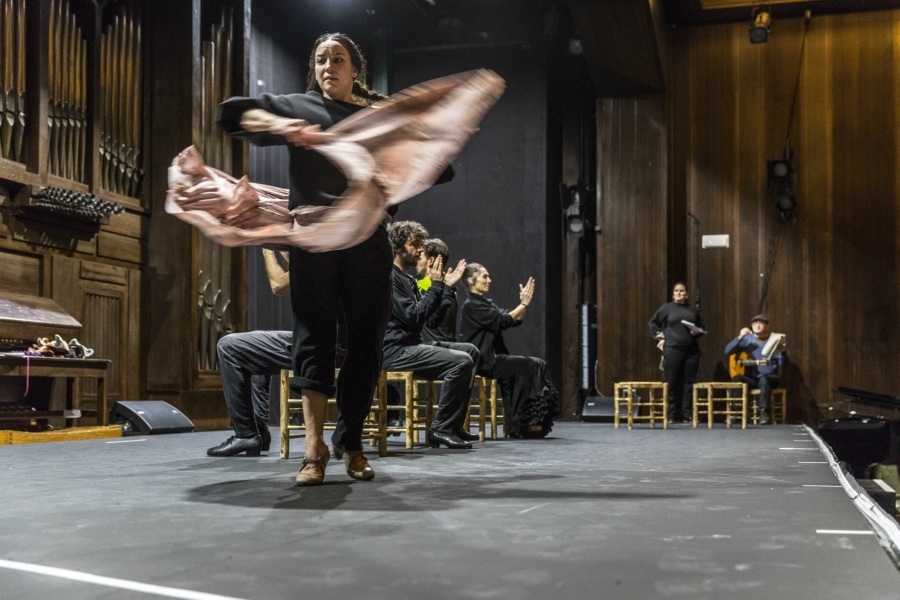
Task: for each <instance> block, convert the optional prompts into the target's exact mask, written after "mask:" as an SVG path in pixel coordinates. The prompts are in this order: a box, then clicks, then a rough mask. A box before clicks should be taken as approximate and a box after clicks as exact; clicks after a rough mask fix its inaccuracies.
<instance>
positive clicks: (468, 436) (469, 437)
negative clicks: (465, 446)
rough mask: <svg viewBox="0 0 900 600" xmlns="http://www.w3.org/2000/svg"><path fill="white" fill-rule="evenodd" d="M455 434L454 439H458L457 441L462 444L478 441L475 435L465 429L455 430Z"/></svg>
mask: <svg viewBox="0 0 900 600" xmlns="http://www.w3.org/2000/svg"><path fill="white" fill-rule="evenodd" d="M455 434H456V437H458V438H459V439H461V440H462V441H464V442H477V441H478V439H479V438H478V434H477V433H469V432H468V431H466V430H465V429H462V428H460V429H457V430H456V432H455Z"/></svg>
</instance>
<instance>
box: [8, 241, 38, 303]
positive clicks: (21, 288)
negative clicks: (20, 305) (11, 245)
mask: <svg viewBox="0 0 900 600" xmlns="http://www.w3.org/2000/svg"><path fill="white" fill-rule="evenodd" d="M0 264H2V265H3V268H2V269H0V290H2V291H4V292H9V293H11V294H27V295H31V296H41V295H42V294H41V292H42V291H43V287H42V285H41V284H42V281H41V273H42V272H43V260H42V257H41V256H40V255H35V254H24V253H21V252H15V251H11V250H0Z"/></svg>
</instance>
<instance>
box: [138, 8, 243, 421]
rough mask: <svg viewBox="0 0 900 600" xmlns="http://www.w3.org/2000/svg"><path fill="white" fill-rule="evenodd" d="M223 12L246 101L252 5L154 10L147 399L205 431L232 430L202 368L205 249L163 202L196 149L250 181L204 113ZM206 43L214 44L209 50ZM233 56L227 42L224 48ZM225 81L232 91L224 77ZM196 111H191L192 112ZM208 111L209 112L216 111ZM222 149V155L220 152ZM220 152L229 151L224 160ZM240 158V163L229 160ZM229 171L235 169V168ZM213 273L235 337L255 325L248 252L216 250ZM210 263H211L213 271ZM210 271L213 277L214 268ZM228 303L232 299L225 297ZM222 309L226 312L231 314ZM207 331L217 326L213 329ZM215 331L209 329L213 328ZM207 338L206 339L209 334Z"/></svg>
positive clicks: (215, 376) (213, 374)
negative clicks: (181, 160) (180, 157)
mask: <svg viewBox="0 0 900 600" xmlns="http://www.w3.org/2000/svg"><path fill="white" fill-rule="evenodd" d="M223 7H231V8H233V9H234V11H233V16H234V21H233V23H234V29H233V31H234V38H233V46H232V61H233V63H232V66H233V70H232V72H231V74H232V81H231V84H230V88H229V90H227V91H226V90H224V88H223V89H220V90H219V92H220V93H221V94H222V95H232V94H240V95H245V94H246V93H247V77H248V75H247V60H248V56H247V47H248V45H247V39H248V37H249V31H250V30H249V25H248V23H247V20H248V19H249V17H250V1H249V0H233V1H224V2H218V1H215V0H193V1H192V2H189V3H188V2H185V3H179V4H178V6H177V7H176V6H173V7H172V9H171V10H167V11H147V13H146V14H147V21H148V26H147V29H148V31H149V34H148V35H147V39H148V40H149V45H150V48H149V50H148V51H149V53H150V56H151V61H150V64H149V65H148V71H149V72H150V73H151V77H150V81H148V87H149V88H150V90H151V92H150V102H149V104H151V105H152V106H153V107H154V110H153V114H152V125H151V128H152V130H153V131H154V135H153V136H152V140H151V159H150V160H151V168H150V169H149V172H148V175H147V178H148V180H149V181H148V182H147V184H148V185H149V186H150V190H149V196H148V197H149V198H151V199H152V206H151V211H152V217H151V218H150V220H149V225H148V228H147V242H146V247H147V269H146V271H145V272H144V275H143V277H142V278H141V281H142V283H143V289H144V293H143V302H142V306H143V310H144V313H145V314H146V317H145V318H144V320H143V321H142V323H143V325H142V329H143V330H144V331H145V332H146V336H145V337H146V344H145V349H146V350H145V352H144V353H143V356H144V361H145V365H146V390H145V392H146V395H147V396H148V397H152V398H158V399H164V400H167V401H169V402H171V403H172V404H174V405H176V406H178V407H179V408H180V409H181V410H183V411H184V412H185V414H188V415H189V416H190V417H191V418H192V420H193V421H194V424H195V425H196V426H197V427H198V428H208V427H221V426H227V423H228V419H227V412H226V410H225V407H224V403H223V402H222V393H221V381H220V377H219V373H218V371H217V370H215V369H213V368H209V365H208V364H207V365H203V368H201V365H200V364H199V355H200V342H201V337H200V335H201V323H202V317H203V315H204V312H203V307H201V306H200V305H199V301H200V284H199V268H198V265H199V264H200V248H201V246H204V247H207V249H208V248H209V247H208V246H207V245H206V244H205V242H203V241H201V240H200V239H199V235H200V234H199V233H198V232H197V231H196V230H195V229H194V228H193V227H191V226H189V225H187V224H186V223H183V222H181V221H178V220H177V219H174V218H172V217H171V216H169V215H167V214H166V213H165V210H164V206H163V201H164V198H165V194H166V189H167V187H168V186H167V180H166V169H167V168H168V166H169V164H170V163H171V161H172V159H173V158H174V157H175V156H176V155H177V154H178V153H179V152H181V151H182V150H183V149H184V148H185V147H187V146H189V145H191V144H196V145H198V146H199V147H201V148H202V147H203V146H204V143H205V144H206V146H208V148H213V147H214V146H215V147H216V148H217V150H215V151H214V152H213V153H212V156H213V157H214V159H215V160H216V161H221V164H223V165H225V166H226V170H229V171H235V172H236V173H237V174H240V173H244V172H246V168H247V164H246V162H247V161H246V158H247V155H246V150H245V149H244V145H243V144H240V143H224V144H219V142H217V141H211V140H212V139H213V137H215V135H216V132H215V127H213V125H214V124H213V123H211V118H210V116H209V114H210V113H209V111H208V110H207V112H205V113H202V112H201V108H202V107H201V94H200V89H201V86H202V82H203V81H204V80H205V78H206V80H208V79H209V77H210V76H211V72H210V71H209V70H208V69H207V70H205V71H204V68H203V67H204V64H205V63H204V60H205V59H204V58H203V57H204V56H205V57H209V56H211V54H210V52H211V48H210V45H209V43H210V41H214V40H211V38H215V39H216V40H221V39H222V38H221V37H219V36H218V34H217V33H216V30H217V28H218V27H219V26H220V25H221V11H222V9H223ZM204 42H205V45H204ZM223 48H225V44H224V43H223V42H221V41H220V43H219V46H217V49H219V50H221V49H223ZM216 74H217V75H218V76H219V77H218V81H220V82H224V80H225V79H224V77H223V75H222V73H221V72H220V71H217V72H216ZM186 107H190V110H185V108H186ZM207 108H209V103H207ZM220 146H221V147H220ZM219 150H221V152H219ZM230 153H233V155H230ZM229 165H230V166H229ZM204 256H205V257H207V258H209V261H208V264H209V265H216V266H217V268H218V266H219V265H225V266H224V268H223V270H221V271H220V275H221V277H220V278H218V279H217V282H216V284H215V285H216V287H215V289H216V290H218V289H220V288H223V289H226V291H227V292H231V303H230V304H229V305H228V310H229V312H230V313H231V314H232V315H234V320H233V322H234V323H235V325H234V326H235V328H243V327H245V325H246V310H247V304H246V285H247V283H246V251H245V250H242V249H234V250H232V249H228V248H221V247H215V248H214V250H211V251H210V252H207V253H206V254H204ZM204 264H206V263H204ZM209 270H212V268H211V267H209ZM226 297H228V295H227V294H223V295H221V296H220V298H226ZM224 307H225V305H224V303H221V302H220V306H219V309H220V310H222V309H224ZM207 325H208V324H207ZM206 329H210V327H206ZM204 331H205V330H204ZM214 333H215V335H214V336H211V337H209V338H204V339H208V340H211V341H209V342H208V348H206V349H205V350H204V351H205V352H206V354H207V355H209V356H213V357H214V356H215V341H216V340H217V339H218V337H219V334H220V333H222V332H221V331H216V332H214Z"/></svg>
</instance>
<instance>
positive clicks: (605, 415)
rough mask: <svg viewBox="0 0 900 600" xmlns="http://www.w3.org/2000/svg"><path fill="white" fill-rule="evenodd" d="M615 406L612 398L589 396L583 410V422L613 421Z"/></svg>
mask: <svg viewBox="0 0 900 600" xmlns="http://www.w3.org/2000/svg"><path fill="white" fill-rule="evenodd" d="M614 410H615V405H614V403H613V397H612V396H588V397H587V398H585V399H584V407H583V408H582V409H581V420H582V421H612V420H613V414H614Z"/></svg>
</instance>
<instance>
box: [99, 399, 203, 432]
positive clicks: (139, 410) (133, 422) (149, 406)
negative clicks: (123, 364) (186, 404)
mask: <svg viewBox="0 0 900 600" xmlns="http://www.w3.org/2000/svg"><path fill="white" fill-rule="evenodd" d="M109 422H110V423H117V424H119V425H121V426H122V433H123V434H124V435H154V434H157V433H185V432H188V431H193V430H194V424H193V423H191V420H190V419H188V418H187V417H186V416H185V415H184V413H182V412H181V411H180V410H178V409H177V408H175V407H174V406H172V405H171V404H169V403H168V402H163V401H162V400H120V401H118V402H116V403H114V404H113V405H112V407H110V409H109Z"/></svg>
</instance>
